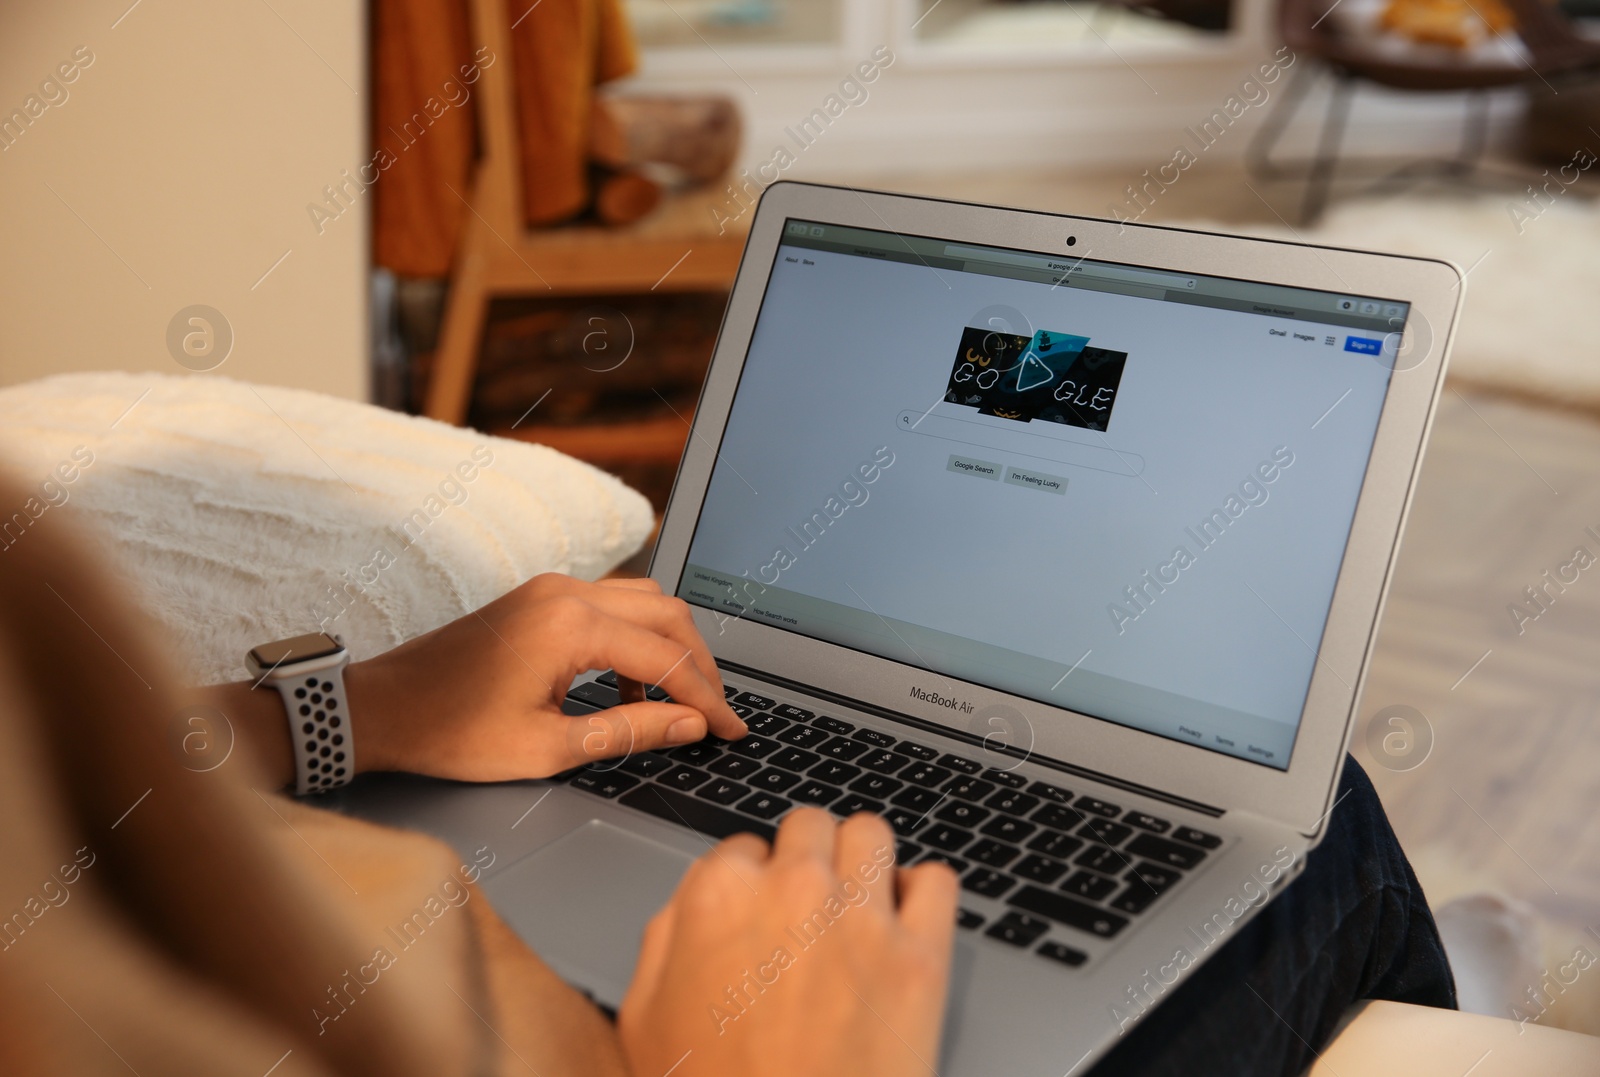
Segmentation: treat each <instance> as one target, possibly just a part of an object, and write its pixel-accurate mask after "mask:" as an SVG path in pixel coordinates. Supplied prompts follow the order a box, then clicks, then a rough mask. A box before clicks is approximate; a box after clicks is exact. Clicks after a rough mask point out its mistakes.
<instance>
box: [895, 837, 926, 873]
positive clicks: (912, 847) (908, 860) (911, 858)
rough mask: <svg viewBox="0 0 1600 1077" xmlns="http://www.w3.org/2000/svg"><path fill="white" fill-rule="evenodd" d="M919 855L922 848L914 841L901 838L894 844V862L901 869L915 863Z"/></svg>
mask: <svg viewBox="0 0 1600 1077" xmlns="http://www.w3.org/2000/svg"><path fill="white" fill-rule="evenodd" d="M921 855H922V846H920V845H918V844H917V843H916V842H914V841H907V840H906V839H904V838H901V839H900V840H899V841H897V842H895V843H894V862H895V863H896V864H899V865H901V866H902V867H904V866H905V865H907V864H912V863H915V862H916V859H917V857H919V856H921Z"/></svg>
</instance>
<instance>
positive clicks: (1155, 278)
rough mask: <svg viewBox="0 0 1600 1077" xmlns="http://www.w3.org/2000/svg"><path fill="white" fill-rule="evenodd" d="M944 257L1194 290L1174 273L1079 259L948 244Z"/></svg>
mask: <svg viewBox="0 0 1600 1077" xmlns="http://www.w3.org/2000/svg"><path fill="white" fill-rule="evenodd" d="M944 253H945V255H946V256H947V257H950V258H965V259H967V260H968V261H973V262H992V263H998V264H1001V265H1013V266H1027V267H1028V268H1030V269H1039V270H1043V271H1045V272H1048V273H1061V274H1064V275H1065V276H1067V277H1077V276H1082V277H1092V278H1095V279H1097V280H1117V281H1131V282H1133V283H1136V284H1156V285H1160V286H1161V287H1164V288H1186V289H1193V288H1194V286H1195V280H1194V278H1193V277H1184V276H1180V275H1179V274H1176V273H1161V272H1157V271H1156V270H1153V269H1124V268H1122V267H1121V266H1107V265H1085V264H1084V263H1083V262H1082V260H1081V259H1072V258H1051V257H1049V256H1047V255H1042V254H1013V253H1012V252H1010V251H996V250H988V249H986V248H984V247H964V246H962V245H961V244H959V243H947V244H946V245H945V248H944Z"/></svg>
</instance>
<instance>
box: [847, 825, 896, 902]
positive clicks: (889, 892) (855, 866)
mask: <svg viewBox="0 0 1600 1077" xmlns="http://www.w3.org/2000/svg"><path fill="white" fill-rule="evenodd" d="M833 866H834V870H835V871H836V872H838V873H839V877H840V878H842V879H855V880H856V881H857V882H859V883H861V884H862V885H864V886H865V887H866V888H867V892H868V893H869V894H871V895H872V897H873V898H874V899H881V900H873V901H870V902H868V904H870V905H872V906H873V907H874V908H876V909H878V910H879V912H880V914H881V915H884V916H892V915H893V913H894V831H892V830H890V829H889V824H888V823H886V822H884V821H883V818H882V817H881V816H878V815H874V814H872V813H870V812H858V813H857V814H855V815H852V816H851V817H850V818H848V819H846V820H845V821H844V822H843V823H841V824H840V826H839V845H838V851H837V852H836V853H835V854H834V865H833Z"/></svg>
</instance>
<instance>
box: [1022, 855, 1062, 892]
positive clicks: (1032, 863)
mask: <svg viewBox="0 0 1600 1077" xmlns="http://www.w3.org/2000/svg"><path fill="white" fill-rule="evenodd" d="M1011 870H1012V871H1014V872H1016V873H1017V874H1018V875H1020V876H1022V877H1023V878H1024V879H1031V880H1033V881H1034V882H1036V883H1044V884H1045V885H1046V886H1048V885H1049V884H1050V883H1053V882H1055V881H1056V880H1057V879H1059V878H1061V876H1062V875H1064V874H1065V873H1066V870H1067V866H1066V865H1065V864H1063V863H1062V862H1061V861H1059V860H1052V859H1050V858H1049V857H1048V856H1039V855H1038V854H1037V853H1035V854H1033V855H1031V856H1026V857H1023V858H1022V860H1021V861H1020V862H1019V863H1018V864H1017V866H1016V867H1014V868H1012V869H1011Z"/></svg>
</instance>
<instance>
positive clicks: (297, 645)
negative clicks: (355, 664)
mask: <svg viewBox="0 0 1600 1077" xmlns="http://www.w3.org/2000/svg"><path fill="white" fill-rule="evenodd" d="M349 662H350V652H349V651H347V650H345V649H344V646H343V644H342V643H340V642H339V641H338V640H336V639H334V638H333V637H331V636H325V635H322V634H321V633H314V634H312V635H308V636H296V637H294V638H293V639H289V640H280V641H279V642H277V643H272V644H267V645H265V646H263V647H257V648H256V649H255V650H253V651H251V652H250V654H249V656H248V659H247V664H248V665H249V667H250V671H251V673H252V674H254V675H256V676H257V677H258V678H259V679H258V680H257V682H256V684H257V686H260V685H270V686H272V687H273V688H275V689H276V690H277V692H278V695H279V696H281V697H282V699H283V707H284V711H285V712H286V714H287V716H288V719H289V739H290V741H291V743H292V744H293V745H294V773H295V786H294V791H295V793H296V794H297V795H299V796H305V795H306V794H308V793H326V792H327V791H328V790H330V789H337V788H338V787H339V786H341V785H344V784H346V783H347V782H349V781H350V779H351V778H353V777H355V773H356V765H355V760H356V753H355V738H354V735H353V733H352V730H351V728H350V713H349V711H350V708H349V706H348V703H347V699H346V696H345V689H344V667H345V666H346V665H348V664H349ZM268 663H271V664H270V665H269V664H268Z"/></svg>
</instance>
